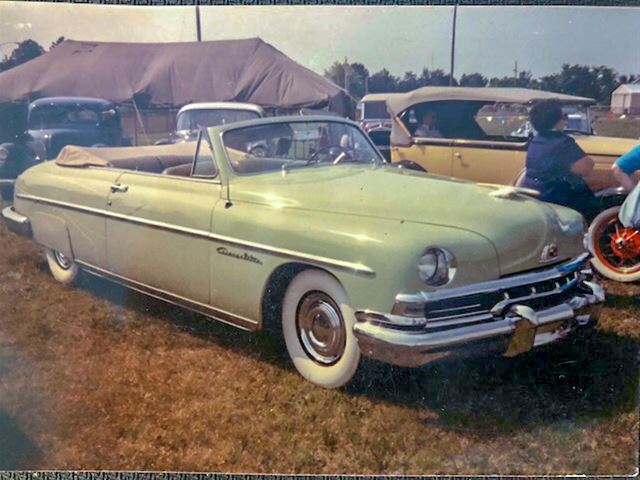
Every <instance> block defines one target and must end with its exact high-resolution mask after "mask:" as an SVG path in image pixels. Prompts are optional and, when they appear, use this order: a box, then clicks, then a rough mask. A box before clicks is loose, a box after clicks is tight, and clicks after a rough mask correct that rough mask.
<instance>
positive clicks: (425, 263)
mask: <svg viewBox="0 0 640 480" xmlns="http://www.w3.org/2000/svg"><path fill="white" fill-rule="evenodd" d="M455 274H456V261H455V258H454V256H453V255H452V254H451V252H449V251H448V250H445V249H444V248H439V247H432V248H428V249H427V250H426V251H425V252H424V255H422V257H421V258H420V261H419V262H418V275H419V276H420V280H422V281H423V282H424V283H426V284H427V285H431V286H434V287H441V286H443V285H446V284H447V283H449V282H450V281H451V280H453V277H454V275H455Z"/></svg>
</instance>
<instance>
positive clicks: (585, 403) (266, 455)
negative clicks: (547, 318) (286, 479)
mask: <svg viewBox="0 0 640 480" xmlns="http://www.w3.org/2000/svg"><path fill="white" fill-rule="evenodd" d="M0 245H1V246H2V250H1V251H2V255H1V256H0V470H3V469H82V470H85V469H90V470H93V469H108V470H114V469H116V470H120V469H127V470H128V469H135V470H189V471H219V472H265V473H275V472H280V473H313V472H316V473H366V474H379V473H386V474H436V473H439V474H483V473H484V474H489V473H495V474H498V473H499V474H531V475H533V474H551V473H555V474H560V473H589V474H608V475H622V474H630V473H633V472H634V471H635V470H636V465H637V451H638V408H637V393H638V345H639V343H638V342H639V340H640V318H639V317H640V315H639V313H640V303H638V302H637V301H636V297H635V296H638V295H640V286H639V285H615V284H612V283H608V284H607V288H608V291H609V292H610V293H611V296H610V299H609V300H608V301H607V304H606V308H605V309H604V314H603V318H602V321H601V322H600V324H599V326H598V327H597V329H596V330H594V331H592V332H590V333H585V334H580V335H578V336H575V337H573V338H571V339H570V340H567V341H566V342H565V343H563V344H560V345H557V348H547V349H544V350H540V351H537V352H532V353H529V354H525V355H524V356H521V357H519V358H516V359H513V360H506V359H501V358H498V359H495V358H494V359H486V358H485V359H476V360H473V361H467V362H464V363H441V364H432V365H430V366H426V367H423V368H420V369H414V370H408V369H400V368H394V367H391V366H386V365H383V364H379V363H375V362H373V361H369V362H366V363H365V365H364V369H363V370H362V371H361V372H360V373H359V375H358V377H357V378H356V381H355V382H354V384H353V385H351V386H349V387H348V388H346V389H342V390H337V391H327V390H322V389H319V388H316V387H314V386H313V385H311V384H309V383H308V382H306V381H305V380H303V379H302V378H301V377H300V376H299V375H298V374H296V372H295V371H294V370H293V368H292V367H291V365H290V364H289V362H288V361H287V359H286V356H285V355H283V354H282V352H281V350H280V349H279V343H278V342H277V341H274V340H273V339H272V338H270V337H269V336H267V335H266V334H248V333H243V332H240V331H237V330H235V329H233V328H231V327H227V326H224V325H221V324H218V323H215V322H213V321H210V320H208V319H206V318H204V317H202V316H199V315H196V314H192V313H189V312H187V311H184V310H181V309H178V308H175V307H172V306H170V305H167V304H164V303H162V302H159V301H156V300H153V299H150V298H147V297H144V296H142V295H139V294H137V293H134V292H132V291H128V290H125V289H123V288H120V287H118V286H116V285H114V284H112V283H108V282H106V281H103V280H99V279H95V278H91V277H88V276H87V277H84V278H83V279H82V280H81V282H80V284H79V285H78V286H76V287H67V286H63V285H61V284H58V283H56V282H55V281H54V280H53V278H52V277H51V276H50V275H49V273H48V271H47V267H46V264H45V262H44V261H43V259H42V257H41V256H40V253H39V251H38V249H37V248H36V246H35V245H33V244H32V243H31V242H29V241H26V240H24V239H21V238H19V237H17V236H15V235H14V234H12V233H9V232H8V231H7V230H6V229H5V227H4V225H2V226H0Z"/></svg>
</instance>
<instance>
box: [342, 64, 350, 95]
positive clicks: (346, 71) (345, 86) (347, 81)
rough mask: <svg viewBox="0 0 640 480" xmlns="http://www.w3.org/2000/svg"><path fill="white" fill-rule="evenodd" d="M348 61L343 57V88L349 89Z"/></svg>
mask: <svg viewBox="0 0 640 480" xmlns="http://www.w3.org/2000/svg"><path fill="white" fill-rule="evenodd" d="M348 69H349V63H348V62H347V57H344V66H343V70H344V89H345V90H346V91H347V92H348V91H349V70H348Z"/></svg>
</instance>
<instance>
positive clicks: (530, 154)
mask: <svg viewBox="0 0 640 480" xmlns="http://www.w3.org/2000/svg"><path fill="white" fill-rule="evenodd" d="M529 121H530V122H531V124H532V125H533V128H534V129H535V130H536V132H537V135H535V136H534V137H533V138H532V139H531V142H530V143H529V148H528V150H527V161H526V172H525V177H524V181H523V186H524V187H527V188H532V189H534V190H538V191H539V192H540V196H539V197H538V198H539V199H540V200H543V201H545V202H551V203H557V204H560V205H564V206H566V207H569V208H573V209H574V210H577V211H579V212H580V213H582V215H583V216H584V217H585V218H586V219H587V220H588V221H591V220H592V219H593V217H594V216H595V215H596V214H597V211H598V205H597V200H596V198H595V197H594V195H593V192H592V191H591V189H590V188H589V186H588V185H587V184H586V182H585V181H584V177H586V176H587V175H589V174H590V173H591V171H592V170H593V160H592V159H591V158H590V157H589V156H587V155H586V154H585V153H584V151H583V150H582V149H581V148H580V147H579V146H578V144H577V143H576V141H575V140H574V139H573V138H571V137H570V136H569V135H566V134H565V133H563V130H564V121H565V116H564V115H563V113H562V105H561V104H560V102H558V101H557V100H545V101H542V102H539V103H536V104H535V105H534V106H533V107H532V108H531V111H530V112H529Z"/></svg>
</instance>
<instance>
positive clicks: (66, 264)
mask: <svg viewBox="0 0 640 480" xmlns="http://www.w3.org/2000/svg"><path fill="white" fill-rule="evenodd" d="M53 255H54V257H56V262H57V263H58V265H60V268H62V269H63V270H69V269H70V268H71V265H73V262H72V261H71V259H70V258H67V257H66V256H65V255H63V254H62V253H60V252H59V251H58V250H54V251H53Z"/></svg>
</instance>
